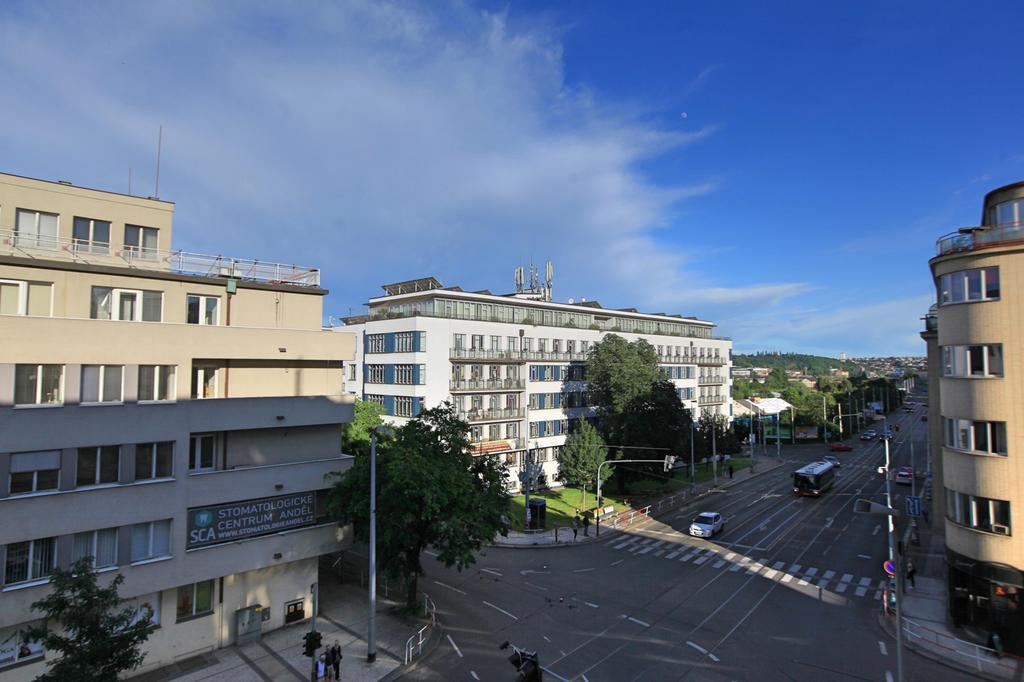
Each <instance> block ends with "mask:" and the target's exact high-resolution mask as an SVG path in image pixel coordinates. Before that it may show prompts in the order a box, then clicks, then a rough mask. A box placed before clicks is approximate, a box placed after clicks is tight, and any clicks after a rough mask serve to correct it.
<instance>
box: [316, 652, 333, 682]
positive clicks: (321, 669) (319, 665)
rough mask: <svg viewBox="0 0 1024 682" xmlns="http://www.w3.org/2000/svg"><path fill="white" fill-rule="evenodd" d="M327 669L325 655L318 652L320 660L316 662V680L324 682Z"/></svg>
mask: <svg viewBox="0 0 1024 682" xmlns="http://www.w3.org/2000/svg"><path fill="white" fill-rule="evenodd" d="M328 670H330V668H329V667H328V665H327V656H326V655H324V654H320V660H318V661H317V662H316V682H326V680H327V671H328Z"/></svg>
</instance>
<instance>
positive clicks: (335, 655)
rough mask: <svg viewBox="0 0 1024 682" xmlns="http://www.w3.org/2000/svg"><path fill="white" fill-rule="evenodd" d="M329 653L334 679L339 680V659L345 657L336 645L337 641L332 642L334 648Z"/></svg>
mask: <svg viewBox="0 0 1024 682" xmlns="http://www.w3.org/2000/svg"><path fill="white" fill-rule="evenodd" d="M329 651H330V652H331V664H332V665H333V666H334V679H335V680H341V659H343V658H345V657H344V656H342V654H341V645H340V644H338V640H334V646H332V647H331V648H330V649H329Z"/></svg>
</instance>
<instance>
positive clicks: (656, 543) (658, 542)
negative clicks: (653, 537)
mask: <svg viewBox="0 0 1024 682" xmlns="http://www.w3.org/2000/svg"><path fill="white" fill-rule="evenodd" d="M664 544H665V541H664V540H658V541H657V542H655V543H654V544H653V545H651V547H661V546H662V545H664Z"/></svg>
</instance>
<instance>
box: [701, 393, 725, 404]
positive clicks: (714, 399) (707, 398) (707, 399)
mask: <svg viewBox="0 0 1024 682" xmlns="http://www.w3.org/2000/svg"><path fill="white" fill-rule="evenodd" d="M724 402H725V396H724V395H702V396H700V397H699V398H697V404H698V405H721V404H722V403H724Z"/></svg>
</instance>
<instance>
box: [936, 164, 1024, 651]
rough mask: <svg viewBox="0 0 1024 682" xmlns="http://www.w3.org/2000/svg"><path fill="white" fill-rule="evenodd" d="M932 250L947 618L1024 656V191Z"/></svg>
mask: <svg viewBox="0 0 1024 682" xmlns="http://www.w3.org/2000/svg"><path fill="white" fill-rule="evenodd" d="M937 246H938V255H936V256H935V257H934V258H932V259H931V261H930V266H931V272H932V276H933V278H934V280H935V286H936V292H937V297H938V300H937V305H936V306H935V308H934V309H933V311H931V312H930V313H929V315H928V316H927V317H926V318H925V320H926V329H925V331H924V332H923V333H922V337H923V338H924V339H925V341H926V342H927V343H928V353H929V363H928V367H929V377H930V381H929V391H930V395H929V422H930V423H929V425H930V427H931V430H930V435H931V436H932V440H931V443H932V457H933V461H934V466H933V475H934V476H936V478H935V479H934V485H933V487H934V490H935V500H936V503H937V504H942V505H944V511H945V518H944V527H945V537H946V561H947V564H948V576H949V611H950V618H951V620H952V622H953V623H954V625H956V626H958V627H962V628H963V631H964V632H965V633H967V634H968V635H971V636H973V637H975V638H976V639H978V640H980V641H982V642H983V643H984V642H985V641H987V639H988V636H989V635H990V634H991V633H993V632H996V633H999V635H1000V636H1001V638H1002V641H1003V643H1004V646H1006V648H1007V649H1008V650H1010V651H1014V652H1016V653H1024V610H1022V609H1021V594H1022V590H1024V573H1022V569H1024V539H1022V535H1024V533H1022V531H1024V517H1022V516H1021V513H1022V510H1024V417H1022V414H1021V410H1020V405H1021V398H1022V392H1024V353H1022V351H1024V342H1022V338H1024V337H1022V335H1021V329H1022V325H1024V300H1022V296H1024V183H1017V184H1014V185H1009V186H1006V187H1001V188H999V189H996V190H994V191H992V192H989V193H988V194H987V195H986V196H985V200H984V206H983V209H982V218H981V226H980V227H971V228H963V229H961V230H959V231H957V232H955V233H953V234H950V235H947V236H945V237H942V238H941V239H939V241H938V245H937ZM933 372H934V373H933Z"/></svg>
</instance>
